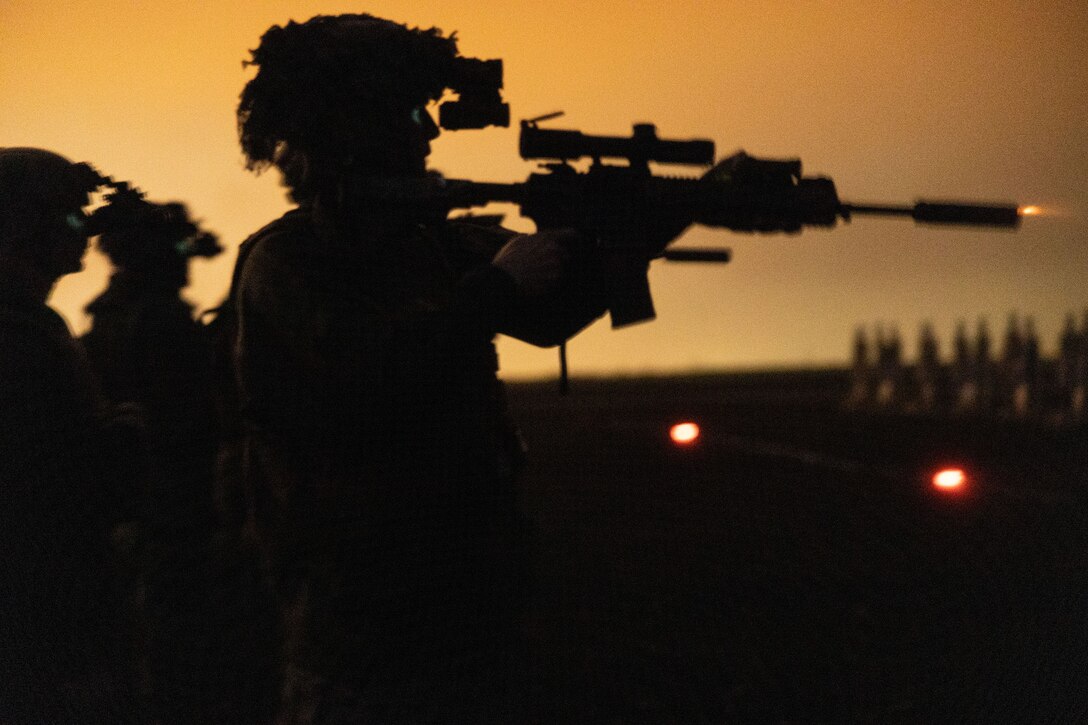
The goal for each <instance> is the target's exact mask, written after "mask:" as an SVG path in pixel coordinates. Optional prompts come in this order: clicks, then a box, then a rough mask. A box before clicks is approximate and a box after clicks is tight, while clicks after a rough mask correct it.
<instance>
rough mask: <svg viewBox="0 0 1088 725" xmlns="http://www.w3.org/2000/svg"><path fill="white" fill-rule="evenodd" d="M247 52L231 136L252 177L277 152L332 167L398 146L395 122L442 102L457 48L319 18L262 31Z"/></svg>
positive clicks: (390, 28) (358, 20)
mask: <svg viewBox="0 0 1088 725" xmlns="http://www.w3.org/2000/svg"><path fill="white" fill-rule="evenodd" d="M250 52H251V54H252V60H251V61H249V62H248V64H249V65H254V66H257V68H258V71H257V74H256V75H255V76H254V77H253V78H252V79H251V80H250V81H249V82H248V83H247V84H246V86H245V88H244V89H243V91H242V94H241V98H240V102H239V105H238V130H239V137H240V141H241V146H242V151H243V153H244V154H245V157H246V161H247V166H248V167H249V168H250V169H252V170H257V171H260V170H262V169H264V168H267V167H268V166H269V165H271V164H273V163H277V164H278V163H280V160H281V158H280V157H281V156H282V153H283V150H284V149H285V148H289V149H292V150H295V151H301V152H303V153H305V154H306V156H307V158H308V160H309V161H310V162H313V163H316V164H319V165H330V164H331V165H335V164H344V163H350V160H351V159H352V158H354V157H358V156H365V155H366V154H367V153H368V152H372V151H374V150H375V149H383V148H388V147H393V148H396V147H398V145H399V144H402V143H405V142H406V141H405V138H406V135H407V134H410V133H411V132H412V129H411V128H406V126H407V125H408V124H406V123H405V121H408V120H410V119H411V118H412V114H413V113H416V112H418V111H417V110H416V109H419V108H420V107H421V106H425V105H426V104H427V103H428V102H430V101H433V100H437V99H439V98H440V97H441V96H442V93H443V91H444V90H445V88H446V84H447V79H448V76H449V69H450V66H451V62H452V61H453V59H454V58H455V57H456V56H457V42H456V38H455V37H454V36H450V37H444V36H443V35H442V31H441V30H439V29H437V28H430V29H426V30H424V29H419V28H409V27H408V26H406V25H402V24H400V23H395V22H392V21H389V20H384V19H381V18H376V17H374V16H371V15H365V14H348V15H335V16H326V15H319V16H316V17H314V18H311V19H310V20H307V21H306V22H303V23H296V22H294V21H291V22H289V23H287V24H286V25H284V26H279V25H275V26H272V27H271V28H269V29H268V31H267V32H265V34H264V35H263V36H262V37H261V41H260V44H259V45H258V47H257V48H256V49H255V50H252V51H250ZM280 165H281V168H282V164H280Z"/></svg>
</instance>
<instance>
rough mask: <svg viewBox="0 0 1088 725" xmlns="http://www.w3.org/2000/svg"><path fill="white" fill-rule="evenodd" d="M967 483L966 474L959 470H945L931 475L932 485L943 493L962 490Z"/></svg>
mask: <svg viewBox="0 0 1088 725" xmlns="http://www.w3.org/2000/svg"><path fill="white" fill-rule="evenodd" d="M965 483H967V474H966V473H964V472H963V470H962V469H960V468H946V469H944V470H942V471H937V473H935V474H933V485H934V486H936V487H937V488H940V489H943V490H945V491H954V490H956V489H959V488H963V485H964V484H965Z"/></svg>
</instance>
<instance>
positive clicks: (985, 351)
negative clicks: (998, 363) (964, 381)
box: [974, 317, 995, 410]
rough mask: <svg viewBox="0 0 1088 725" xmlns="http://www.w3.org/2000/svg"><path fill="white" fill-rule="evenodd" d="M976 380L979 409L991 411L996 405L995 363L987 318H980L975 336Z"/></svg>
mask: <svg viewBox="0 0 1088 725" xmlns="http://www.w3.org/2000/svg"><path fill="white" fill-rule="evenodd" d="M974 363H975V365H974V379H975V385H976V386H977V390H978V395H977V398H976V400H977V407H978V408H980V409H982V410H989V409H990V408H991V407H992V406H993V403H994V387H995V386H994V363H993V358H992V353H991V341H990V328H989V326H988V325H987V324H986V318H985V317H980V318H978V328H977V332H976V335H975V361H974Z"/></svg>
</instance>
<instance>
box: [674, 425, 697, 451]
mask: <svg viewBox="0 0 1088 725" xmlns="http://www.w3.org/2000/svg"><path fill="white" fill-rule="evenodd" d="M669 438H672V442H673V443H676V444H677V445H681V446H687V445H691V444H692V443H694V442H695V441H696V440H698V439H699V426H698V425H696V424H695V423H677V424H676V425H674V426H673V427H672V428H671V429H669Z"/></svg>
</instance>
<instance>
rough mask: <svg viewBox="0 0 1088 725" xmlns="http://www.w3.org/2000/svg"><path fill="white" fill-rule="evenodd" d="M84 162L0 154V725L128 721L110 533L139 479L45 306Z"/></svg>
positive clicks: (76, 250) (78, 254)
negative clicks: (9, 724) (0, 453)
mask: <svg viewBox="0 0 1088 725" xmlns="http://www.w3.org/2000/svg"><path fill="white" fill-rule="evenodd" d="M100 182H101V178H100V177H99V175H98V174H97V173H96V172H94V171H93V170H92V169H91V168H90V167H89V166H87V165H86V164H72V163H70V162H69V161H67V160H66V159H64V158H63V157H61V156H58V155H56V154H54V153H51V152H48V151H43V150H40V149H30V148H8V149H0V450H2V451H3V454H2V455H0V493H2V496H3V504H2V505H0V551H2V552H3V554H2V556H0V586H2V587H3V589H2V593H0V722H3V723H5V724H8V723H118V722H130V721H132V720H133V718H134V712H133V710H132V708H133V702H134V700H135V695H134V692H133V690H132V687H133V684H134V683H133V682H132V680H131V674H132V673H131V672H130V670H129V668H128V666H127V664H128V662H129V658H130V657H131V652H129V651H127V650H126V645H127V644H128V637H127V636H126V633H127V632H128V628H127V627H126V626H124V623H123V622H122V621H121V618H120V616H119V611H120V606H119V601H118V596H117V595H118V590H117V588H116V587H115V583H114V582H113V571H112V567H113V561H114V559H113V555H112V552H111V547H110V537H111V532H112V531H113V530H114V526H115V525H116V524H119V523H121V522H122V521H125V520H127V519H129V518H131V515H130V514H128V513H127V512H126V510H125V505H126V502H127V501H128V500H130V498H131V497H132V496H133V494H134V493H135V491H134V490H133V489H134V487H135V486H136V485H137V482H138V478H137V476H138V474H139V472H140V465H139V446H138V445H137V442H138V439H137V438H136V437H135V436H134V435H132V434H131V433H128V434H126V433H125V429H124V426H123V425H121V423H120V420H119V419H118V418H116V417H111V414H110V413H109V411H108V410H107V408H106V405H105V402H104V400H103V399H102V398H101V395H100V393H99V391H98V389H97V387H96V384H95V382H94V380H93V376H92V374H91V372H90V370H89V368H88V366H87V362H86V359H85V357H84V355H83V353H82V350H81V349H80V347H79V346H78V343H77V342H76V341H75V340H73V339H72V337H71V335H70V333H69V331H68V328H67V326H66V324H65V322H64V321H63V320H62V319H61V317H60V316H59V315H57V314H56V313H55V312H53V311H52V310H51V309H50V308H49V307H47V306H46V300H47V298H48V295H49V293H50V291H51V290H52V288H53V285H54V284H55V283H56V281H57V280H58V279H59V278H60V277H61V276H63V275H66V274H69V273H72V272H77V271H79V270H80V269H81V268H82V256H83V253H84V251H85V248H86V243H87V235H86V231H85V217H84V215H83V211H82V208H83V207H84V206H86V205H87V203H88V198H89V197H88V195H89V193H90V192H92V191H93V190H94V189H96V188H97V187H98V186H99V184H100Z"/></svg>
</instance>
